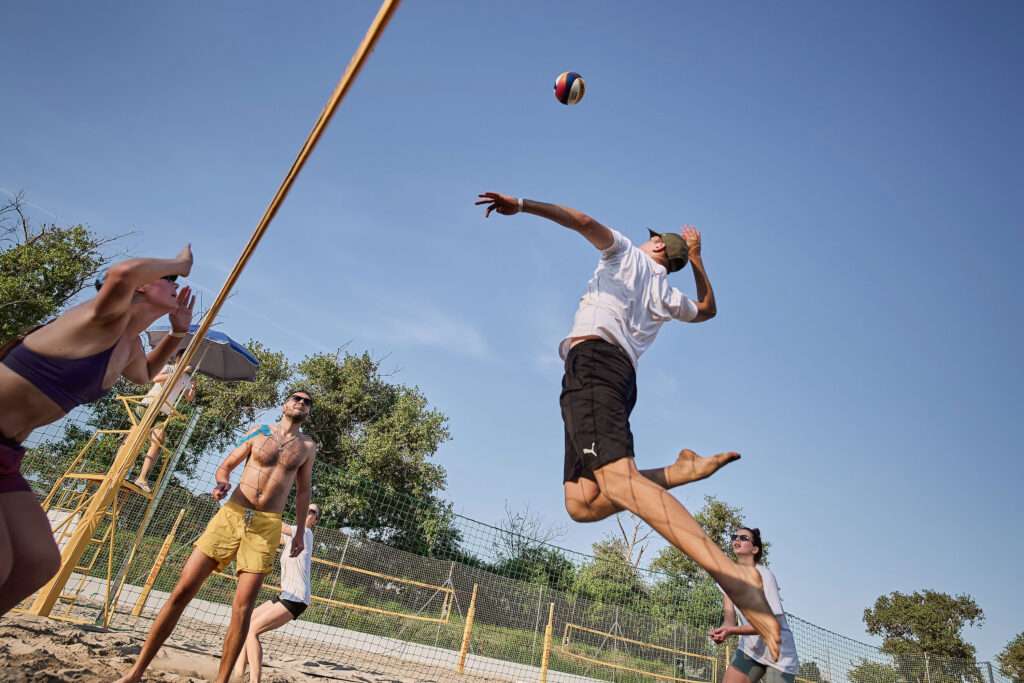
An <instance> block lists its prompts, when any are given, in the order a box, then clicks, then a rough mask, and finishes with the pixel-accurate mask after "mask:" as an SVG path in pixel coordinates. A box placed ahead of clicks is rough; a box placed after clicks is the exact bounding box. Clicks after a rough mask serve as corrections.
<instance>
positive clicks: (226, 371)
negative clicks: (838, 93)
mask: <svg viewBox="0 0 1024 683" xmlns="http://www.w3.org/2000/svg"><path fill="white" fill-rule="evenodd" d="M198 329H199V325H192V326H191V327H189V330H188V333H187V334H186V335H185V337H184V338H183V339H182V340H181V343H180V344H179V348H185V347H186V346H188V344H189V342H191V341H192V335H193V334H195V332H196V330H198ZM170 331H171V330H170V328H167V327H162V328H160V327H158V328H154V329H151V330H147V331H146V337H147V338H148V339H149V345H150V346H156V345H157V344H159V343H160V340H161V339H163V338H164V337H165V336H166V335H167V333H168V332H170ZM192 365H193V367H195V368H196V372H201V373H203V374H204V375H209V376H210V377H213V378H214V379H219V380H224V381H227V382H233V381H239V380H247V381H250V380H254V379H256V370H257V368H259V366H260V361H259V359H257V358H256V356H254V355H252V354H251V353H249V350H248V349H246V348H245V347H244V346H242V345H241V344H239V343H238V342H236V341H235V340H234V339H232V338H231V337H229V336H228V335H226V334H224V333H223V332H217V331H216V330H210V331H209V332H207V333H206V337H205V338H204V339H203V344H202V346H200V347H199V351H198V352H196V355H195V357H194V358H193V359H192Z"/></svg>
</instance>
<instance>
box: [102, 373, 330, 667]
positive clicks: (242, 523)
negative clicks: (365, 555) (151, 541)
mask: <svg viewBox="0 0 1024 683" xmlns="http://www.w3.org/2000/svg"><path fill="white" fill-rule="evenodd" d="M312 406H313V399H312V398H311V395H310V394H309V392H307V391H304V390H297V391H294V392H292V394H291V396H289V397H288V400H287V401H285V403H284V406H283V407H282V416H281V420H280V421H279V422H277V423H276V424H273V425H260V426H259V427H257V428H256V429H254V430H252V431H251V432H249V434H248V435H246V437H245V438H244V439H243V440H242V443H241V444H239V445H238V447H237V448H235V449H234V450H233V451H231V453H230V454H229V455H228V457H227V458H225V459H224V462H222V463H221V464H220V467H218V468H217V475H216V477H217V485H216V486H215V487H214V488H213V497H214V499H215V500H221V499H222V498H224V496H226V495H227V494H228V491H230V490H231V471H232V470H233V469H235V468H236V467H238V465H240V464H242V462H243V461H244V462H245V469H243V470H242V477H241V479H240V481H239V482H238V488H236V489H235V491H234V493H232V494H231V498H230V500H228V502H227V504H226V505H224V506H223V507H222V508H221V509H220V511H218V512H217V514H216V515H214V516H213V519H211V520H210V523H209V524H208V525H207V527H206V531H205V532H204V533H203V535H202V536H200V537H199V540H198V541H196V547H195V550H193V551H192V555H191V556H190V557H189V558H188V561H187V562H186V563H185V567H184V569H182V572H181V577H180V578H179V579H178V583H177V585H175V587H174V590H173V591H172V592H171V596H170V598H168V600H167V602H166V603H164V606H163V607H162V608H160V613H159V614H158V615H157V618H156V621H154V622H153V626H152V627H151V628H150V629H149V634H148V635H147V636H146V642H145V644H143V646H142V651H141V652H140V653H139V658H138V660H136V662H135V666H133V667H132V668H131V670H130V671H128V672H127V673H126V674H125V675H124V676H122V677H121V679H120V681H119V683H128V682H133V683H134V682H136V681H140V680H142V674H143V672H145V670H146V667H148V666H149V663H150V662H151V661H152V660H153V657H155V656H156V653H157V651H159V650H160V647H161V646H162V645H163V644H164V641H166V640H167V638H168V636H170V635H171V632H172V631H173V630H174V627H175V625H177V623H178V619H180V618H181V614H182V612H184V611H185V607H187V606H188V604H189V602H191V601H192V598H194V597H195V596H196V593H198V592H199V589H200V588H202V586H203V583H204V582H205V581H206V579H207V577H209V576H210V574H212V573H213V571H214V570H223V569H224V568H225V567H227V566H228V564H230V563H231V561H232V560H234V561H235V569H236V571H237V573H238V587H237V588H236V589H235V600H234V602H233V603H232V605H231V623H230V624H229V626H228V632H227V634H225V636H224V653H223V655H222V657H221V660H220V669H219V671H218V673H217V682H218V683H228V680H229V678H230V676H231V669H232V666H233V665H234V663H235V661H236V660H237V659H238V653H239V652H240V651H241V649H242V645H243V643H244V641H245V636H246V634H247V633H248V631H249V622H250V619H251V617H252V612H253V605H254V604H255V603H256V598H257V596H258V594H259V591H260V586H261V585H262V584H263V577H264V576H265V575H266V574H267V573H268V572H270V571H271V570H272V569H273V567H274V557H275V556H276V554H277V546H278V543H279V540H280V537H281V527H282V524H281V511H282V510H283V509H284V505H285V503H286V502H287V500H288V494H289V492H290V491H291V489H292V484H293V483H294V484H295V528H294V534H293V535H292V542H291V548H290V549H289V553H290V555H291V556H292V557H297V556H298V555H299V554H300V553H301V552H302V550H303V548H304V546H305V541H306V533H305V527H306V514H307V511H308V508H309V493H310V485H311V483H312V472H313V459H314V458H315V457H316V445H315V444H314V443H313V440H312V439H311V438H310V437H309V436H307V435H305V434H303V433H302V431H301V430H300V429H299V428H300V426H301V425H302V423H303V422H304V421H305V420H306V418H307V417H309V411H310V409H311V408H312Z"/></svg>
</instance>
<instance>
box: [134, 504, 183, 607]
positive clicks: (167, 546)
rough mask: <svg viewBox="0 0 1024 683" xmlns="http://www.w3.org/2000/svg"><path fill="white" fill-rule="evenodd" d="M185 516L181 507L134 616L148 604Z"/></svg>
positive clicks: (150, 573)
mask: <svg viewBox="0 0 1024 683" xmlns="http://www.w3.org/2000/svg"><path fill="white" fill-rule="evenodd" d="M184 516H185V508H181V510H180V511H179V512H178V518H177V519H176V520H174V526H172V527H171V533H169V534H167V538H165V539H164V544H163V545H162V546H160V552H159V553H157V555H156V561H155V562H154V563H153V568H152V569H150V570H149V576H147V577H146V583H145V585H144V586H143V587H142V594H141V595H139V600H138V602H136V603H135V608H134V609H132V616H133V617H137V616H139V615H140V614H142V609H143V608H144V607H145V606H146V601H147V600H149V594H150V592H151V591H152V590H153V584H154V583H156V577H157V575H159V574H160V569H162V568H163V566H164V562H165V561H166V560H167V555H168V554H170V552H171V544H172V543H174V537H175V536H176V535H177V534H178V525H179V524H181V518H182V517H184Z"/></svg>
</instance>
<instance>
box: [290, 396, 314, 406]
mask: <svg viewBox="0 0 1024 683" xmlns="http://www.w3.org/2000/svg"><path fill="white" fill-rule="evenodd" d="M288 400H289V401H295V402H296V403H305V404H306V405H307V406H311V405H313V399H311V398H307V397H306V396H299V395H298V394H295V395H293V396H289V397H288Z"/></svg>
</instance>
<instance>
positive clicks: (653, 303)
mask: <svg viewBox="0 0 1024 683" xmlns="http://www.w3.org/2000/svg"><path fill="white" fill-rule="evenodd" d="M612 236H613V237H614V238H615V239H614V241H613V242H612V245H611V246H610V247H608V248H607V249H605V250H604V251H602V252H601V260H600V261H598V264H597V269H596V270H594V274H593V276H591V278H590V282H588V283H587V291H586V292H585V293H584V294H583V296H582V297H581V298H580V305H579V308H577V309H576V317H575V318H574V319H573V323H572V329H571V330H570V331H569V334H568V336H566V337H565V339H563V340H562V343H561V345H560V346H559V347H558V351H559V354H560V355H561V356H562V360H565V357H566V355H568V353H569V346H570V343H569V342H570V340H571V339H572V338H573V337H586V336H590V335H594V336H598V337H601V338H602V339H604V340H605V341H607V342H611V343H612V344H615V345H617V346H619V347H620V348H621V349H622V350H623V351H625V352H626V354H627V355H628V356H629V360H630V361H631V362H632V363H633V367H636V364H637V361H638V360H639V359H640V356H641V355H642V354H643V353H644V351H646V350H647V349H648V347H650V345H651V343H652V342H653V341H654V338H655V337H656V336H657V334H658V330H659V329H660V328H661V326H662V325H663V324H664V323H666V322H668V321H669V320H672V319H675V320H682V321H683V322H689V321H691V320H693V319H694V318H696V317H697V305H696V304H695V303H693V301H691V300H690V299H689V298H687V296H686V295H685V294H683V293H682V292H680V291H679V290H678V289H676V288H674V287H671V286H670V285H669V284H668V270H666V269H665V267H664V266H662V265H661V264H659V263H656V262H655V261H654V260H653V259H652V258H651V257H650V256H648V255H647V254H645V253H644V252H643V251H641V250H640V249H639V248H637V247H635V246H633V243H632V242H630V241H629V239H628V238H626V237H624V236H623V235H622V234H620V233H619V232H617V231H615V230H612Z"/></svg>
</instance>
